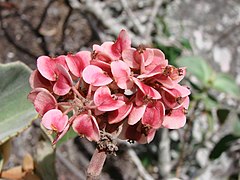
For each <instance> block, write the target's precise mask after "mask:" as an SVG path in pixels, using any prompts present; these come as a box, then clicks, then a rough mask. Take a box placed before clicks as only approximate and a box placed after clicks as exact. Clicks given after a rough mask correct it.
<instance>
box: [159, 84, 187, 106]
mask: <svg viewBox="0 0 240 180" xmlns="http://www.w3.org/2000/svg"><path fill="white" fill-rule="evenodd" d="M162 89H163V91H162V93H161V94H162V98H163V101H164V103H165V104H166V105H167V106H168V107H169V108H171V109H172V108H174V109H175V108H178V107H179V106H181V105H182V103H183V101H184V100H185V99H186V97H187V96H188V95H189V94H190V93H191V92H190V90H189V89H188V88H186V87H184V86H181V85H179V84H176V85H175V86H174V88H173V89H167V88H164V87H162Z"/></svg>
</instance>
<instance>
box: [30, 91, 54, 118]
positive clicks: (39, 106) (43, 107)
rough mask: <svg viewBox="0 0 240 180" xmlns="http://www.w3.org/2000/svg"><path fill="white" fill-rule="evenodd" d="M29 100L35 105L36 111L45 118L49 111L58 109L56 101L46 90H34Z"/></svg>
mask: <svg viewBox="0 0 240 180" xmlns="http://www.w3.org/2000/svg"><path fill="white" fill-rule="evenodd" d="M28 100H29V101H31V102H32V103H33V105H34V107H35V109H36V111H37V112H38V113H39V114H40V115H41V116H43V115H44V114H45V113H46V112H47V111H49V110H51V109H55V108H56V107H57V101H56V99H55V98H54V97H53V95H52V94H51V93H50V92H49V91H48V90H46V89H44V88H36V89H33V90H32V91H31V92H30V93H29V95H28Z"/></svg>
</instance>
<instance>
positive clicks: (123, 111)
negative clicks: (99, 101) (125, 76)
mask: <svg viewBox="0 0 240 180" xmlns="http://www.w3.org/2000/svg"><path fill="white" fill-rule="evenodd" d="M118 99H119V100H122V101H124V102H125V103H126V104H124V105H123V106H122V107H120V108H119V109H117V110H115V111H111V112H109V113H108V123H109V124H115V123H118V122H120V121H122V120H123V119H124V118H126V117H127V116H128V114H129V113H130V111H131V109H132V106H133V105H132V103H131V102H128V99H127V98H126V97H125V96H124V95H121V96H118Z"/></svg>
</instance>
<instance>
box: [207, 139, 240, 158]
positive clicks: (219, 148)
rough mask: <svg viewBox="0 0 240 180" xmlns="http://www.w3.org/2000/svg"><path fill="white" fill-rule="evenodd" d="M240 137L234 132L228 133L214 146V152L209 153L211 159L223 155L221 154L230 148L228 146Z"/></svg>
mask: <svg viewBox="0 0 240 180" xmlns="http://www.w3.org/2000/svg"><path fill="white" fill-rule="evenodd" d="M237 139H238V137H237V136H234V135H233V134H228V135H226V136H224V137H223V138H222V139H221V140H220V141H219V142H218V143H217V144H216V145H215V147H214V148H213V150H212V152H211V153H210V155H209V158H210V159H212V160H213V159H216V158H218V157H220V156H221V154H222V153H223V152H224V151H226V150H228V148H229V147H230V146H231V144H232V143H233V142H234V141H235V140H237Z"/></svg>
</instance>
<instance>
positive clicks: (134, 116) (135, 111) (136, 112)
mask: <svg viewBox="0 0 240 180" xmlns="http://www.w3.org/2000/svg"><path fill="white" fill-rule="evenodd" d="M146 107H147V106H146V105H142V106H133V107H132V110H131V112H130V113H129V116H128V124H129V125H134V124H136V123H137V122H139V121H140V119H141V118H142V117H143V115H144V113H145V110H146Z"/></svg>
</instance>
